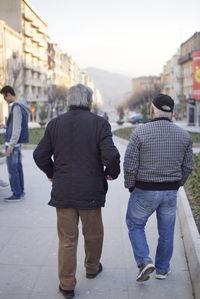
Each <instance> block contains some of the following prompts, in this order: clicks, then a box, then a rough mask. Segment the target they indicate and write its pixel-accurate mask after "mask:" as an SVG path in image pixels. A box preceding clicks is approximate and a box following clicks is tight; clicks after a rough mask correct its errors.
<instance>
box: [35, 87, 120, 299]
mask: <svg viewBox="0 0 200 299" xmlns="http://www.w3.org/2000/svg"><path fill="white" fill-rule="evenodd" d="M68 106H69V112H67V113H65V114H63V115H61V116H59V117H57V118H55V119H53V120H52V121H50V122H49V124H48V126H47V129H46V131H45V135H44V137H43V139H42V140H41V141H40V143H39V145H38V146H37V148H36V149H35V151H34V160H35V162H36V164H37V166H38V167H39V168H40V169H41V170H42V171H43V172H44V173H45V174H46V175H47V177H48V178H49V179H50V180H52V192H51V200H50V202H49V205H51V206H53V207H56V209H57V224H58V225H57V228H58V237H59V280H60V285H59V289H60V291H61V292H62V294H63V295H64V296H65V297H66V298H72V297H73V296H74V288H75V285H76V278H75V272H76V250H77V241H78V222H79V218H80V219H81V221H82V227H83V235H84V240H85V268H86V277H87V278H94V277H96V276H97V275H98V274H99V273H100V272H101V271H102V265H101V263H100V258H101V252H102V243H103V224H102V218H101V207H103V206H104V204H105V196H106V192H107V189H108V185H107V180H112V179H116V178H117V177H118V175H119V172H120V166H119V163H120V161H119V152H118V150H117V149H116V147H115V146H114V144H113V141H112V134H111V128H110V125H109V123H108V121H106V120H105V119H104V118H103V117H100V116H97V115H95V114H93V113H91V112H90V109H91V106H92V90H91V89H90V88H89V87H87V86H85V85H82V84H78V85H75V86H73V87H71V88H70V89H69V91H68ZM52 156H53V159H52Z"/></svg>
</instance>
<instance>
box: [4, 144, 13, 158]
mask: <svg viewBox="0 0 200 299" xmlns="http://www.w3.org/2000/svg"><path fill="white" fill-rule="evenodd" d="M12 153H13V147H10V146H9V147H8V148H7V150H6V156H7V157H10V156H11V155H12Z"/></svg>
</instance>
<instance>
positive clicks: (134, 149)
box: [123, 131, 140, 192]
mask: <svg viewBox="0 0 200 299" xmlns="http://www.w3.org/2000/svg"><path fill="white" fill-rule="evenodd" d="M139 146H140V140H139V138H138V136H137V133H136V132H135V131H134V132H133V134H132V135H131V139H130V141H129V144H128V146H127V149H126V153H125V157H124V165H123V166H124V185H125V188H128V189H130V190H129V191H130V192H131V191H132V190H133V189H134V186H135V182H136V176H137V172H138V167H139Z"/></svg>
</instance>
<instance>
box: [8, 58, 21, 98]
mask: <svg viewBox="0 0 200 299" xmlns="http://www.w3.org/2000/svg"><path fill="white" fill-rule="evenodd" d="M5 85H10V86H12V87H13V89H14V90H15V92H16V94H21V93H22V87H23V64H22V57H21V56H20V54H19V53H18V52H13V54H12V56H11V57H10V58H9V59H8V60H7V72H6V80H5Z"/></svg>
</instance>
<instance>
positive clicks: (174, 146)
mask: <svg viewBox="0 0 200 299" xmlns="http://www.w3.org/2000/svg"><path fill="white" fill-rule="evenodd" d="M192 168H193V152H192V140H191V137H190V135H189V134H188V133H187V132H185V131H184V130H183V129H181V128H180V127H178V126H176V125H175V124H173V123H172V122H171V121H169V120H167V119H164V118H157V119H154V120H153V121H151V122H149V123H147V124H144V125H141V126H139V127H138V128H136V129H135V131H133V133H132V136H131V138H130V141H129V144H128V147H127V149H126V153H125V159H124V178H125V187H126V188H132V187H134V186H135V184H136V182H137V181H140V182H150V183H168V182H177V181H178V182H179V184H178V185H179V186H182V185H183V184H184V183H185V182H186V180H187V177H188V175H189V174H190V173H191V171H192Z"/></svg>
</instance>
